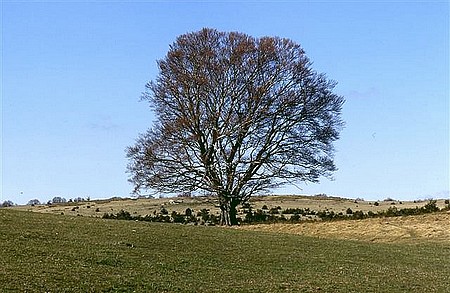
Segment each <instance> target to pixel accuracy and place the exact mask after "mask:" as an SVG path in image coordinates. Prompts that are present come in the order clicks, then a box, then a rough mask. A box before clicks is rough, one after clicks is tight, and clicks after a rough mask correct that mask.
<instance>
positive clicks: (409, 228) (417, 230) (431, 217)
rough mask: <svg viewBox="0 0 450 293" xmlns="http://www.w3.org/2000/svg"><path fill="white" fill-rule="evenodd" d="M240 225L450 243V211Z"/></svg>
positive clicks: (365, 238) (362, 238) (317, 234)
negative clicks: (384, 216) (363, 218)
mask: <svg viewBox="0 0 450 293" xmlns="http://www.w3.org/2000/svg"><path fill="white" fill-rule="evenodd" d="M239 229H245V230H257V231H270V232H278V233H289V234H298V235H307V236H313V237H319V238H334V239H347V240H359V241H370V242H383V243H386V242H418V241H419V242H420V241H430V240H431V241H444V242H449V243H450V212H446V213H434V214H427V215H420V216H408V217H395V218H375V219H365V220H349V221H334V222H305V223H301V224H260V225H247V226H241V227H239Z"/></svg>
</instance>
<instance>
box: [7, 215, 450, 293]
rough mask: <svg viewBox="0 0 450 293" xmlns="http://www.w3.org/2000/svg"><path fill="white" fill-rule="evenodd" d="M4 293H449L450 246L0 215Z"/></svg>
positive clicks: (89, 219)
mask: <svg viewBox="0 0 450 293" xmlns="http://www.w3.org/2000/svg"><path fill="white" fill-rule="evenodd" d="M0 229H1V230H0V231H1V232H0V251H1V253H2V257H1V259H0V286H1V288H2V289H1V290H0V291H2V292H280V291H284V292H448V288H450V261H449V260H450V259H449V255H450V243H422V244H416V245H412V244H379V243H377V244H374V243H372V244H371V243H364V242H352V241H344V240H322V239H317V238H308V237H303V236H297V235H287V234H275V233H264V232H257V231H241V230H235V229H228V228H220V227H204V226H184V225H175V224H157V223H145V222H133V221H117V220H104V219H95V218H86V217H70V216H59V215H49V214H39V213H30V212H19V211H12V210H6V209H0Z"/></svg>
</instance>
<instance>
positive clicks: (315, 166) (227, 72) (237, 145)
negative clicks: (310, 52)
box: [127, 28, 344, 225]
mask: <svg viewBox="0 0 450 293" xmlns="http://www.w3.org/2000/svg"><path fill="white" fill-rule="evenodd" d="M311 65H312V62H310V60H309V59H308V58H307V56H306V55H305V52H304V50H303V49H302V47H301V46H300V45H298V44H296V43H295V42H293V41H291V40H289V39H285V38H279V37H263V38H254V37H251V36H249V35H246V34H243V33H238V32H220V31H217V30H214V29H207V28H206V29H203V30H200V31H198V32H193V33H187V34H184V35H181V36H179V37H178V38H177V40H176V42H174V43H173V44H172V45H171V46H170V48H169V51H168V53H167V55H166V56H165V57H164V58H163V59H161V60H159V61H158V67H159V75H158V76H157V77H156V79H155V80H154V81H150V82H149V83H148V84H147V85H146V92H145V93H144V94H143V96H142V99H143V100H145V101H148V102H149V103H150V106H151V108H152V110H153V112H154V114H155V116H156V120H155V121H154V124H153V126H152V127H151V128H150V129H149V130H148V131H147V132H146V133H144V134H141V135H140V136H139V137H138V139H137V141H136V143H135V144H134V145H133V146H131V147H129V148H128V149H127V157H128V158H129V164H128V172H129V174H130V179H129V180H130V181H131V182H132V183H133V184H134V186H135V191H136V192H139V191H141V190H147V189H150V190H156V191H159V192H191V191H199V190H204V191H207V192H209V193H212V194H215V195H217V196H218V198H219V202H220V206H221V210H222V214H221V217H222V219H221V221H222V223H223V224H227V225H233V224H236V223H237V220H236V206H237V205H239V204H242V203H244V202H246V201H247V200H248V199H249V198H250V197H251V196H252V195H254V194H257V193H258V194H261V193H265V192H267V191H270V190H271V189H273V188H276V187H280V186H282V185H283V184H286V183H296V182H305V181H308V182H318V180H319V178H320V177H321V176H326V177H330V176H331V174H332V172H333V171H335V170H336V167H335V165H334V162H333V153H334V149H333V142H334V141H335V140H337V139H338V138H339V132H340V130H341V129H342V126H343V122H342V120H341V110H342V105H343V103H344V98H343V97H341V96H339V95H336V94H334V93H333V89H334V87H335V85H336V83H335V82H334V81H332V80H329V79H327V77H326V75H325V74H320V73H317V72H316V71H314V70H313V69H312V68H311Z"/></svg>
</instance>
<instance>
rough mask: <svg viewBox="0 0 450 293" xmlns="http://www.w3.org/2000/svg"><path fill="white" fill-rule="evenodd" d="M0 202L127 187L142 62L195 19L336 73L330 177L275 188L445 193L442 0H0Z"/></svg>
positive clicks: (355, 193)
mask: <svg viewBox="0 0 450 293" xmlns="http://www.w3.org/2000/svg"><path fill="white" fill-rule="evenodd" d="M1 5H2V60H1V62H2V76H1V80H2V84H1V86H2V105H1V107H2V108H1V112H2V133H1V140H2V150H1V152H2V156H1V157H2V161H1V163H2V168H1V172H2V173H1V186H2V189H1V198H0V199H1V200H2V201H4V200H12V201H13V202H15V203H21V204H23V203H26V202H27V201H28V200H30V199H33V198H38V199H39V200H41V201H47V200H49V199H51V198H53V197H54V196H62V197H65V198H67V199H69V198H74V197H87V196H90V197H91V198H107V197H112V196H129V194H130V191H131V190H132V186H131V185H130V184H129V183H128V182H127V174H125V170H126V164H127V160H126V158H125V148H126V147H127V146H129V145H132V144H133V143H134V140H135V138H136V137H137V136H138V134H139V133H141V132H143V131H145V130H146V129H147V128H149V127H150V126H151V122H152V120H153V116H152V113H151V112H150V109H149V108H148V105H147V104H146V103H144V102H139V97H140V95H141V92H142V91H143V90H144V85H145V83H146V82H148V81H149V80H152V79H154V78H155V77H156V75H157V73H158V71H157V67H156V60H157V59H161V58H163V57H164V55H165V54H166V52H167V50H168V46H169V44H171V43H172V42H174V41H175V39H176V37H177V36H178V35H180V34H183V33H186V32H192V31H197V30H199V29H201V28H203V27H211V28H216V29H218V30H223V31H240V32H244V33H247V34H250V35H252V36H255V37H262V36H266V35H268V36H280V37H286V38H290V39H292V40H294V41H295V42H297V43H300V44H301V45H302V46H303V48H304V49H305V50H306V52H307V55H308V56H309V57H310V59H311V60H312V61H313V62H314V65H313V67H314V68H315V69H316V70H317V71H319V72H324V73H326V74H327V75H328V77H329V78H331V79H334V80H336V81H338V83H339V84H338V86H337V87H336V92H337V93H338V94H340V95H343V96H345V98H346V100H347V101H346V104H345V106H344V111H343V119H344V120H345V121H346V128H345V129H344V131H343V132H342V136H341V139H340V140H339V141H338V142H337V143H336V149H337V153H336V157H335V160H336V164H337V167H338V168H339V171H337V172H336V173H335V176H334V177H335V180H334V181H329V180H327V179H323V180H322V182H321V183H320V184H308V185H300V187H301V188H302V190H298V189H296V188H293V187H291V188H286V189H284V190H279V191H275V193H297V194H316V193H326V194H328V195H337V196H343V197H350V198H356V197H362V198H365V199H370V200H375V199H384V198H386V197H392V198H396V199H402V200H407V199H423V198H430V197H433V198H443V197H449V189H450V188H449V152H450V148H449V3H448V1H433V0H431V1H421V2H417V1H414V2H413V1H410V2H408V1H395V2H390V1H376V2H356V1H345V2H339V1H325V2H321V3H310V2H309V1H282V2H278V1H277V2H275V1H273V2H271V1H254V2H238V1H233V2H225V1H224V2H220V1H214V2H211V3H208V2H206V1H193V2H189V1H178V2H170V1H135V2H131V3H130V2H125V1H95V2H88V1H70V2H67V3H66V2H63V1H61V2H58V1H48V2H46V1H40V2H34V1H30V2H25V1H7V0H4V1H3V2H2V4H1Z"/></svg>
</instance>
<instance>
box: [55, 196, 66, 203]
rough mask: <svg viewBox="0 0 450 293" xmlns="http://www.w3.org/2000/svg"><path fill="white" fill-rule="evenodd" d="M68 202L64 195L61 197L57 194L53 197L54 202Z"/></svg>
mask: <svg viewBox="0 0 450 293" xmlns="http://www.w3.org/2000/svg"><path fill="white" fill-rule="evenodd" d="M65 202H67V200H66V199H65V198H64V197H60V196H55V197H54V198H53V199H52V203H65Z"/></svg>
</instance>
